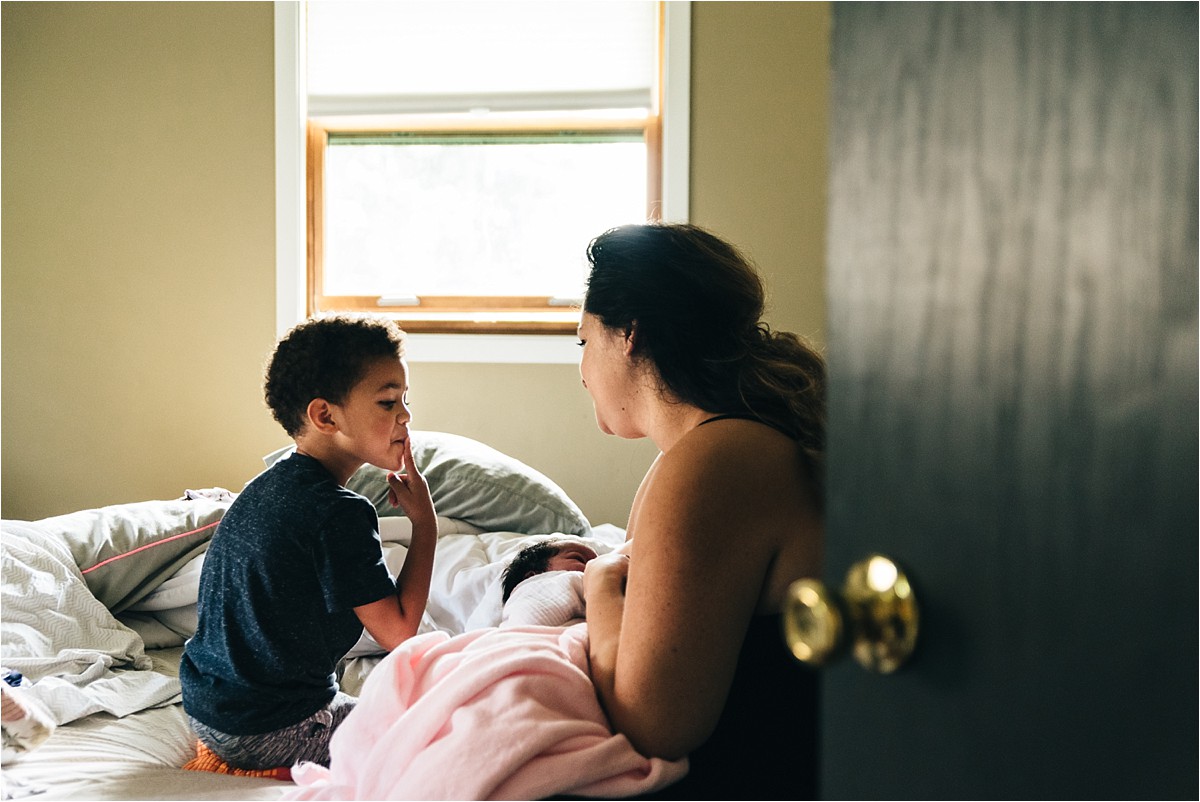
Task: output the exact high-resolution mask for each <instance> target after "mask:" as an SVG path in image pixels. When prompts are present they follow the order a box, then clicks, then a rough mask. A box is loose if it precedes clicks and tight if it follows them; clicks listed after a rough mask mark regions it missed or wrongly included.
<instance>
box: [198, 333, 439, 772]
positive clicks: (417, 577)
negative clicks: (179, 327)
mask: <svg viewBox="0 0 1200 802" xmlns="http://www.w3.org/2000/svg"><path fill="white" fill-rule="evenodd" d="M264 389H265V395H266V402H267V406H269V407H270V409H271V412H272V414H273V415H274V416H275V419H276V420H277V421H278V422H279V423H280V425H282V426H283V428H284V430H285V431H286V432H287V433H288V435H290V436H291V437H292V439H293V440H295V443H296V451H295V453H294V454H292V455H291V456H290V457H288V458H286V459H283V460H280V461H279V462H277V463H275V464H274V465H273V466H272V467H271V468H269V469H268V470H266V471H264V472H263V473H261V474H259V476H258V477H256V478H255V479H254V480H253V481H251V482H250V483H249V484H248V485H246V487H245V488H244V489H243V491H242V492H241V493H239V494H238V497H237V499H236V500H235V501H234V502H233V504H232V505H231V506H230V508H229V511H228V512H226V514H225V517H224V518H223V519H222V520H221V523H220V525H219V526H218V527H217V531H216V534H215V535H214V536H213V539H212V542H211V543H210V545H209V548H208V551H207V553H206V555H205V558H204V569H203V572H202V573H201V577H200V596H199V624H198V626H197V628H196V634H195V636H194V637H193V638H192V639H191V640H189V641H188V642H187V645H186V647H185V651H184V656H183V660H182V662H181V665H180V672H179V675H180V681H181V683H182V685H183V705H184V709H185V710H186V711H187V714H188V717H189V719H190V721H191V723H192V727H193V729H194V730H195V731H196V734H197V735H198V736H199V738H200V740H201V742H202V743H203V744H204V745H205V746H207V747H208V748H209V749H210V750H211V751H212V752H213V753H214V754H216V756H217V757H219V758H221V759H222V760H223V761H225V762H226V763H227V764H228V765H229V766H231V767H233V768H238V769H252V770H263V769H272V768H277V767H286V766H291V765H293V764H294V763H296V762H298V761H302V760H305V761H312V762H314V763H320V764H323V765H328V763H329V740H330V737H331V736H332V735H333V731H334V730H335V729H336V728H337V726H338V725H339V724H340V723H341V722H342V720H343V719H345V717H346V715H347V714H349V712H350V710H351V709H352V708H353V706H354V702H355V701H356V700H355V698H354V697H351V696H349V695H347V694H345V693H343V692H342V691H340V690H339V688H338V684H337V680H336V677H335V669H336V666H337V663H338V661H339V660H340V659H341V658H342V657H343V656H345V654H346V653H347V652H348V651H349V650H350V648H351V647H353V646H354V644H355V642H356V641H357V640H358V638H359V636H360V635H361V634H362V631H363V628H364V627H365V628H366V630H367V631H368V632H369V633H370V634H371V636H372V637H373V638H374V639H375V640H376V641H377V642H378V643H379V644H380V645H381V646H383V647H384V648H385V649H388V650H391V649H392V648H395V647H396V646H397V645H398V644H400V643H401V642H403V641H404V640H405V639H407V638H409V637H411V636H412V635H413V634H415V633H416V631H417V627H418V625H419V624H420V622H421V616H422V614H423V613H424V610H425V604H426V601H427V599H428V595H429V584H430V574H431V571H432V568H433V554H434V546H435V545H436V543H437V517H436V513H435V511H434V507H433V500H432V498H431V497H430V494H429V487H428V485H427V484H426V482H425V479H424V477H422V476H421V474H420V472H419V471H418V470H417V467H416V465H414V464H413V457H412V445H411V443H410V442H409V429H408V427H409V422H410V419H411V415H410V414H409V410H408V403H407V397H406V394H407V391H408V369H407V366H406V364H405V361H404V333H403V332H402V331H401V330H400V329H399V328H398V327H397V326H396V325H395V324H394V323H392V322H391V321H388V320H383V319H376V318H369V317H351V316H331V317H324V318H318V319H313V320H308V321H306V322H304V323H301V324H299V325H298V326H296V327H295V328H293V329H292V330H291V331H290V332H289V333H288V334H287V335H286V336H285V337H284V338H283V339H282V340H281V341H280V342H279V343H278V344H277V345H276V347H275V352H274V354H273V355H272V357H271V360H270V364H269V365H268V367H267V372H266V382H265V388H264ZM364 463H370V464H372V465H377V466H379V467H381V468H384V469H386V470H388V471H393V473H389V474H388V484H389V486H390V493H389V495H390V500H391V502H392V504H393V505H398V506H400V507H401V508H402V509H403V510H404V512H405V514H406V515H407V516H408V518H409V520H411V521H412V529H413V534H412V544H411V546H410V548H409V550H408V555H407V557H406V558H405V561H404V567H403V568H402V569H401V571H400V576H399V577H398V578H397V579H396V580H395V581H394V582H393V580H392V579H391V578H390V576H389V574H388V570H387V566H386V564H385V563H384V560H383V551H382V548H381V546H380V540H379V535H378V526H379V519H378V517H377V515H376V512H375V509H374V507H372V506H371V503H370V502H369V501H367V499H365V498H363V497H362V496H360V495H358V494H357V493H354V492H352V491H349V490H347V489H346V488H345V484H346V481H347V480H348V479H349V478H350V476H351V475H352V474H353V473H354V472H355V471H356V470H357V469H358V468H359V467H361V466H362V465H363V464H364ZM397 471H399V472H400V473H395V472H397Z"/></svg>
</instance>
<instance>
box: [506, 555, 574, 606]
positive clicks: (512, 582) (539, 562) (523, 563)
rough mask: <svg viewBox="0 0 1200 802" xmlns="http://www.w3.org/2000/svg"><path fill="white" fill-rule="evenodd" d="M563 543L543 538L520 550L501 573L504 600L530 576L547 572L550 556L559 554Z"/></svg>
mask: <svg viewBox="0 0 1200 802" xmlns="http://www.w3.org/2000/svg"><path fill="white" fill-rule="evenodd" d="M562 544H563V541H561V540H542V541H539V542H537V543H533V544H531V545H529V546H526V547H525V548H523V549H521V550H520V551H518V552H517V556H516V557H513V558H512V562H510V563H509V564H508V567H507V568H505V569H504V573H503V574H501V575H500V581H501V582H502V583H503V585H504V596H503V597H502V598H503V600H504V601H508V597H509V596H511V595H512V592H513V590H514V589H516V587H517V585H519V584H521V583H522V582H524V581H525V580H526V579H529V577H531V576H537V575H538V574H544V573H546V569H547V568H549V567H550V558H551V557H553V556H554V555H555V554H558V550H559V549H560V548H561V547H562Z"/></svg>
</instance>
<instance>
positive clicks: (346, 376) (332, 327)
mask: <svg viewBox="0 0 1200 802" xmlns="http://www.w3.org/2000/svg"><path fill="white" fill-rule="evenodd" d="M404 341H405V334H404V332H403V331H401V330H400V327H399V326H397V325H396V324H395V323H394V322H393V321H391V320H388V319H386V318H381V317H372V316H368V315H328V316H324V317H318V318H312V319H310V320H306V321H304V322H303V323H300V324H298V325H297V326H295V327H294V328H293V329H292V330H291V331H289V332H288V333H287V334H286V335H285V336H284V337H283V338H282V339H281V340H280V341H279V343H278V344H277V345H276V346H275V352H274V353H273V354H272V355H271V361H270V363H269V364H268V366H267V375H266V381H265V383H264V387H263V389H264V393H265V395H266V401H267V406H268V407H270V409H271V414H272V415H274V416H275V420H277V421H279V424H280V425H281V426H282V427H283V428H284V431H286V432H287V433H288V434H289V435H290V436H291V437H296V436H297V435H298V434H300V433H301V432H302V431H303V430H304V427H305V424H306V422H307V410H308V405H309V403H310V402H311V401H312V400H313V399H315V398H324V399H325V400H327V401H329V402H330V403H333V404H341V403H343V402H344V401H345V400H346V397H347V396H348V395H349V394H350V391H351V390H352V389H354V387H355V385H357V384H358V383H359V382H360V381H361V380H362V379H363V377H364V376H366V374H367V372H368V371H369V370H370V369H371V367H372V365H374V364H375V363H377V362H378V361H379V360H381V359H387V360H389V361H399V360H401V359H403V358H404Z"/></svg>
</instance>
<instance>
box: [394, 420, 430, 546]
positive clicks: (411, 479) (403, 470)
mask: <svg viewBox="0 0 1200 802" xmlns="http://www.w3.org/2000/svg"><path fill="white" fill-rule="evenodd" d="M387 482H388V501H390V502H391V504H392V506H393V507H399V508H401V509H402V510H404V513H405V515H407V516H408V518H409V520H410V521H412V522H413V524H414V525H416V524H423V523H436V522H437V512H436V511H434V508H433V497H432V496H430V495H429V484H428V483H427V482H426V481H425V477H424V476H422V475H421V472H420V471H419V470H418V469H417V463H416V461H415V460H414V459H413V455H412V438H411V437H409V438H408V439H407V440H405V441H404V455H403V457H402V458H401V463H400V470H399V471H392V472H389V473H388V475H387Z"/></svg>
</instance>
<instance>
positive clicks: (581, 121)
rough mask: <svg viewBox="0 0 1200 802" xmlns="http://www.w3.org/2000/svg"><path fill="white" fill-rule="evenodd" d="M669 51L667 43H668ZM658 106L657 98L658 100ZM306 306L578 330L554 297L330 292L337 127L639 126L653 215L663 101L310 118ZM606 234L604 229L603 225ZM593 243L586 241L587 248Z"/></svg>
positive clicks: (515, 330)
mask: <svg viewBox="0 0 1200 802" xmlns="http://www.w3.org/2000/svg"><path fill="white" fill-rule="evenodd" d="M660 50H661V46H660ZM656 105H657V104H656ZM306 129H307V130H306V137H305V142H306V147H305V150H306V159H305V162H306V168H305V173H306V181H305V184H306V196H307V198H306V208H307V213H306V229H307V261H308V265H307V278H306V293H305V300H306V311H307V314H309V315H314V314H319V313H321V312H329V311H335V310H336V311H343V312H372V313H382V314H387V315H390V316H393V317H395V318H396V319H397V320H398V321H399V322H400V324H401V325H402V326H403V328H404V329H405V331H409V332H414V333H442V334H447V333H478V332H488V333H501V332H503V333H511V334H564V333H571V332H574V331H575V327H576V324H577V323H578V310H573V309H572V308H571V307H569V306H567V307H564V305H563V304H562V303H560V302H558V301H557V299H554V298H552V297H550V296H497V295H478V296H455V295H422V296H420V298H419V299H417V302H416V303H415V304H413V303H406V304H396V303H388V299H387V298H386V297H385V296H378V295H326V294H325V292H324V248H325V242H324V239H325V237H324V231H325V228H324V222H325V209H324V191H323V190H324V175H325V152H326V149H327V147H328V143H329V134H330V133H331V132H332V133H337V134H364V135H370V134H380V133H395V132H403V133H422V134H431V135H439V136H443V135H444V136H454V135H463V134H476V135H484V136H493V135H494V136H498V137H502V136H505V135H513V134H522V133H530V134H544V133H555V134H558V133H566V134H570V133H595V132H601V133H621V134H630V133H636V134H639V135H641V136H642V138H643V141H644V142H645V145H646V218H647V219H649V220H658V219H661V210H662V200H663V192H662V172H663V171H662V121H661V115H660V114H659V111H658V109H657V108H654V109H651V110H650V111H648V112H647V113H646V114H644V115H629V116H619V117H586V116H581V115H569V114H563V115H559V114H556V115H537V116H536V117H532V118H531V117H529V116H528V115H514V114H502V113H493V114H488V115H486V116H484V117H478V118H476V117H471V116H468V115H462V114H446V115H433V114H426V115H372V116H357V115H355V116H350V115H347V116H326V117H310V118H309V119H308V122H307V126H306ZM597 233H599V232H597ZM584 244H585V243H580V248H582V247H583V246H584Z"/></svg>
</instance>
